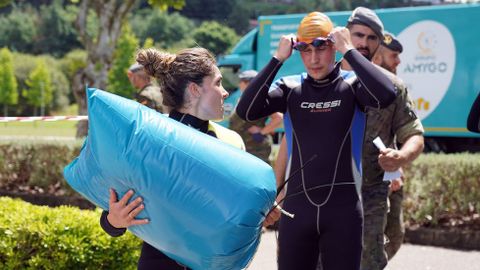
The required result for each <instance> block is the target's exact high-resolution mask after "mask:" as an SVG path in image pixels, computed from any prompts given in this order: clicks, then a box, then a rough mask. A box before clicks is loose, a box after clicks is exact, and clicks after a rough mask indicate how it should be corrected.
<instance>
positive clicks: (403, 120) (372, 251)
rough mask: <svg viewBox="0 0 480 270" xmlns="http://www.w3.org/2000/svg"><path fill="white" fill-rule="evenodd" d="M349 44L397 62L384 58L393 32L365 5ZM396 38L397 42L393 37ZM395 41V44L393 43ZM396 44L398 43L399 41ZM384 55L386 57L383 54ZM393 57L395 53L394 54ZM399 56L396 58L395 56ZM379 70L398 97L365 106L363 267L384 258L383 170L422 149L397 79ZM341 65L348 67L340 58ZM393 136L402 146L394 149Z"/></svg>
mask: <svg viewBox="0 0 480 270" xmlns="http://www.w3.org/2000/svg"><path fill="white" fill-rule="evenodd" d="M347 28H348V29H349V30H350V34H351V37H352V42H353V45H354V46H355V47H356V48H357V49H358V50H359V51H360V52H361V53H362V54H363V55H364V56H365V57H366V58H367V59H370V60H373V56H374V55H375V54H378V57H377V58H376V59H377V62H375V63H376V64H377V65H379V66H381V67H383V68H386V69H388V70H390V71H391V72H395V71H396V67H397V66H398V64H399V63H400V62H399V61H394V62H393V63H391V62H392V61H389V60H391V59H389V60H388V61H387V60H385V59H384V58H386V57H387V56H389V57H391V56H390V55H389V54H388V52H389V50H391V48H392V45H393V44H392V35H387V36H386V37H384V35H383V24H382V22H381V21H380V19H379V18H378V16H377V15H376V14H375V13H374V12H373V11H372V10H370V9H367V8H363V7H359V8H357V9H355V10H354V11H353V13H352V15H351V16H350V18H349V20H348V25H347ZM397 42H398V41H397ZM397 42H395V45H396V44H397ZM398 44H399V43H398ZM384 56H385V57H384ZM397 56H398V55H397ZM397 60H398V58H397ZM383 68H382V69H381V70H382V71H384V73H385V74H386V75H387V76H388V77H389V78H390V80H391V81H392V82H393V84H394V85H395V87H396V89H397V98H396V99H395V101H394V102H393V103H392V104H391V105H389V106H388V107H387V108H384V109H381V110H375V109H369V110H368V111H367V115H366V117H367V121H366V128H365V136H364V143H363V153H362V185H361V194H362V201H363V209H364V228H363V230H364V232H363V244H364V247H363V253H362V263H361V269H362V270H377V269H384V268H385V266H386V265H387V261H388V257H387V253H386V250H385V242H386V241H385V236H384V229H385V226H386V215H387V212H388V194H389V185H390V182H389V181H384V174H385V171H396V170H399V169H400V168H401V167H402V166H404V165H406V164H408V163H409V162H411V161H413V160H414V159H415V158H417V157H418V155H419V154H420V153H421V152H422V151H423V145H424V143H423V132H424V131H423V126H422V124H421V122H420V119H418V118H417V116H416V114H415V111H414V109H413V108H414V106H413V102H412V99H411V98H410V97H409V95H408V91H407V88H406V86H405V84H404V83H403V82H402V80H401V79H399V78H398V77H396V76H395V75H394V74H393V73H391V72H389V71H387V70H385V69H383ZM342 69H344V70H350V67H349V65H348V63H346V62H345V61H343V62H342ZM376 137H380V138H381V140H382V141H383V142H384V144H385V145H386V146H387V149H385V150H380V151H379V149H378V148H377V147H376V146H375V145H374V144H373V142H372V141H373V139H375V138H376ZM394 140H396V141H397V142H399V143H400V144H402V147H401V148H400V149H398V150H397V149H395V148H394Z"/></svg>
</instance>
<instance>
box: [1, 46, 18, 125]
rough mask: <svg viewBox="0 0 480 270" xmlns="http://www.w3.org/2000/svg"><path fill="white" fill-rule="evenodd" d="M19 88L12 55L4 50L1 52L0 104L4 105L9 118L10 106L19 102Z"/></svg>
mask: <svg viewBox="0 0 480 270" xmlns="http://www.w3.org/2000/svg"><path fill="white" fill-rule="evenodd" d="M17 86H18V84H17V80H16V79H15V74H14V70H13V60H12V53H11V52H10V51H9V50H8V49H7V48H3V49H1V50H0V103H1V104H3V115H4V116H8V105H15V104H17V102H18V92H17Z"/></svg>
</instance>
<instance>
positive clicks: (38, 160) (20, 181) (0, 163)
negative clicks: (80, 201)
mask: <svg viewBox="0 0 480 270" xmlns="http://www.w3.org/2000/svg"><path fill="white" fill-rule="evenodd" d="M80 147H81V142H70V143H68V142H48V141H43V142H34V141H31V142H28V141H27V142H10V143H6V142H3V143H0V189H3V190H15V191H17V190H18V189H21V190H36V191H37V192H38V193H49V194H55V195H73V194H75V192H74V191H73V190H72V189H71V188H70V187H69V186H68V184H67V183H66V182H65V180H64V178H63V167H65V165H67V164H68V163H70V162H71V161H72V160H73V159H74V158H75V157H76V156H78V153H79V151H80Z"/></svg>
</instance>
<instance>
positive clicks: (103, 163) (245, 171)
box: [64, 88, 276, 270]
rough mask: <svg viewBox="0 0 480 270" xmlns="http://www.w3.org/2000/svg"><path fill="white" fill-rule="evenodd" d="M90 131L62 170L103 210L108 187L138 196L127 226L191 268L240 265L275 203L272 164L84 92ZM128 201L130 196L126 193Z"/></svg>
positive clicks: (131, 105) (138, 108)
mask: <svg viewBox="0 0 480 270" xmlns="http://www.w3.org/2000/svg"><path fill="white" fill-rule="evenodd" d="M87 98H88V117H89V134H88V136H87V138H86V140H85V143H84V145H83V147H82V150H81V152H80V155H79V156H78V157H77V158H76V159H75V160H73V161H72V163H70V164H69V165H68V166H66V167H65V170H64V175H65V178H66V179H67V181H68V183H69V184H70V185H71V186H72V188H74V189H75V190H76V191H78V192H79V193H81V194H82V195H83V196H84V197H86V198H87V199H88V200H90V201H91V202H93V203H94V204H96V205H97V206H99V207H101V208H103V209H105V210H107V209H108V200H109V191H108V190H109V188H113V189H115V190H116V191H117V193H118V195H119V198H120V197H121V196H123V195H124V194H125V193H126V192H127V191H128V190H129V189H133V190H134V191H135V194H136V196H141V197H142V198H143V199H144V204H145V209H144V210H143V211H142V213H141V214H140V215H139V216H137V218H148V219H149V220H150V222H149V224H146V225H140V226H132V227H130V228H129V230H130V231H131V232H132V233H134V234H135V235H137V236H138V237H140V238H141V239H143V240H144V241H146V242H147V243H149V244H151V245H153V246H154V247H155V248H157V249H159V250H160V251H162V252H163V253H165V254H166V255H168V256H169V257H171V258H172V259H174V260H176V261H178V262H179V263H181V264H184V265H186V266H188V267H190V268H192V269H222V270H225V269H242V268H245V267H246V266H247V265H248V263H249V262H250V261H251V259H252V257H253V255H254V253H255V251H256V249H257V247H258V244H259V241H260V234H261V224H262V222H263V220H264V218H265V215H266V213H268V211H269V209H270V208H271V207H272V204H273V202H274V200H275V192H276V190H275V178H274V174H273V171H272V168H271V167H270V166H269V165H267V164H266V163H264V162H263V161H261V160H260V159H258V158H256V157H254V156H252V155H250V154H248V153H246V152H244V151H241V150H239V149H237V148H235V147H233V146H231V145H228V144H226V143H224V142H222V141H220V140H218V139H216V138H214V137H212V136H210V135H207V134H203V133H201V132H199V131H197V130H195V129H193V128H191V127H188V126H186V125H184V124H181V123H179V122H177V121H175V120H172V119H170V118H168V117H166V116H164V115H162V114H160V113H157V112H155V111H154V110H151V109H149V108H147V107H145V106H143V105H140V104H139V103H137V102H135V101H131V100H128V99H125V98H122V97H119V96H116V95H114V94H111V93H108V92H105V91H102V90H97V89H92V88H90V89H87ZM133 199H134V198H133Z"/></svg>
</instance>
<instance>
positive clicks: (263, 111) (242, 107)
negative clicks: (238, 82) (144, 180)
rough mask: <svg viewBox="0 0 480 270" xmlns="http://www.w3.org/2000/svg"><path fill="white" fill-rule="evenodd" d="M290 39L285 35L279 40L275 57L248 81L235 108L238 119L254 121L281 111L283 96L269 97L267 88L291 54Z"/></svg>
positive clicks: (289, 36) (291, 36)
mask: <svg viewBox="0 0 480 270" xmlns="http://www.w3.org/2000/svg"><path fill="white" fill-rule="evenodd" d="M292 38H293V35H287V36H283V37H282V38H281V39H280V42H279V45H278V49H277V52H276V53H275V55H274V56H273V57H272V59H271V60H270V62H269V63H268V64H267V65H266V66H265V67H264V68H263V69H262V70H261V71H260V72H259V73H258V75H257V76H256V77H255V78H253V79H252V80H251V81H250V84H249V85H248V86H247V88H246V89H245V91H244V92H243V94H242V97H241V98H240V101H239V103H238V106H237V108H236V112H237V114H238V116H240V118H242V119H244V120H246V121H254V120H257V119H260V118H262V117H266V116H268V115H270V114H272V113H274V112H278V111H281V110H282V108H281V100H282V99H283V95H282V94H279V95H278V94H277V95H269V88H270V85H271V84H272V82H273V79H274V78H275V76H276V75H277V72H278V70H279V69H280V68H281V67H282V64H283V62H284V61H285V60H287V59H288V57H290V55H291V54H292V48H291V46H292V41H291V40H292Z"/></svg>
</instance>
